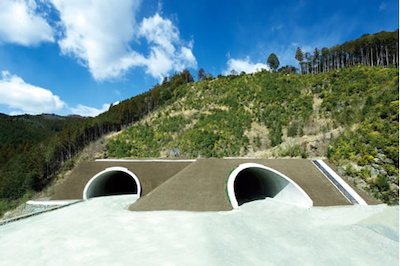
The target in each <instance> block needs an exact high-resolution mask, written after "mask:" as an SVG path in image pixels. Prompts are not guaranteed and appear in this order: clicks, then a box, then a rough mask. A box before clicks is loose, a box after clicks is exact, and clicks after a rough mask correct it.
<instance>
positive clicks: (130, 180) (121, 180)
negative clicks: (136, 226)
mask: <svg viewBox="0 0 400 266" xmlns="http://www.w3.org/2000/svg"><path fill="white" fill-rule="evenodd" d="M141 191H142V187H141V185H140V181H139V178H138V177H137V176H136V175H135V174H134V173H132V172H131V171H129V170H128V169H127V168H124V167H119V166H117V167H109V168H107V169H105V170H103V171H101V172H100V173H98V174H96V175H95V176H94V177H92V178H91V179H90V180H89V182H88V183H87V184H86V186H85V189H84V190H83V199H84V200H88V199H90V198H93V197H101V196H111V195H121V194H137V195H139V196H140V193H141Z"/></svg>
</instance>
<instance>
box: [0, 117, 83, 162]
mask: <svg viewBox="0 0 400 266" xmlns="http://www.w3.org/2000/svg"><path fill="white" fill-rule="evenodd" d="M82 119H83V118H82V117H80V116H58V115H55V114H41V115H17V116H8V115H5V114H0V165H1V164H4V163H5V162H7V161H8V160H9V159H10V158H11V157H12V156H14V154H19V153H21V152H24V151H27V150H29V148H30V147H31V146H32V145H34V144H36V143H39V142H41V141H43V140H45V139H48V138H49V137H50V136H51V135H54V134H55V133H57V132H60V131H61V130H62V129H63V128H64V127H65V126H66V125H68V124H72V123H75V122H77V121H80V120H82Z"/></svg>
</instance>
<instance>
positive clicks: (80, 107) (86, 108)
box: [70, 104, 110, 117]
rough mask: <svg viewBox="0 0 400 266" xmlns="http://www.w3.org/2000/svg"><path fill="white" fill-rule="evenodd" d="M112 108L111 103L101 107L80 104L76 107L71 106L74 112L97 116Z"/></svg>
mask: <svg viewBox="0 0 400 266" xmlns="http://www.w3.org/2000/svg"><path fill="white" fill-rule="evenodd" d="M109 108H110V104H103V106H102V108H101V109H97V108H94V107H89V106H85V105H82V104H78V105H77V106H76V107H75V108H72V107H71V108H70V110H71V111H72V113H73V114H75V115H81V116H92V117H94V116H97V115H99V114H101V113H104V112H106V111H107V110H108V109H109Z"/></svg>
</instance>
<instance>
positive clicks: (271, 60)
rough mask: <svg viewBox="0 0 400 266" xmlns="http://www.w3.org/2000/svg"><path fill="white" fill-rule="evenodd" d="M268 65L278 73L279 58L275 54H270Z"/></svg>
mask: <svg viewBox="0 0 400 266" xmlns="http://www.w3.org/2000/svg"><path fill="white" fill-rule="evenodd" d="M267 64H268V66H269V67H270V68H271V69H272V70H274V71H276V70H277V69H278V67H279V59H278V57H277V56H276V55H275V54H270V55H269V57H268V59H267Z"/></svg>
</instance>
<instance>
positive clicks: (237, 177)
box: [227, 163, 313, 208]
mask: <svg viewBox="0 0 400 266" xmlns="http://www.w3.org/2000/svg"><path fill="white" fill-rule="evenodd" d="M227 191H228V197H229V200H230V202H231V204H232V207H233V208H238V207H239V206H241V205H242V204H245V203H247V202H251V201H255V200H260V199H265V198H267V197H268V198H273V199H275V200H279V201H283V202H286V203H290V204H294V205H300V206H305V207H311V206H312V205H313V203H312V200H311V198H310V197H309V196H308V195H307V194H306V193H305V192H304V190H303V189H302V188H301V187H299V186H298V185H297V184H296V183H295V182H294V181H292V180H291V179H290V178H288V177H287V176H285V175H283V174H281V173H279V172H278V171H276V170H274V169H272V168H268V167H266V166H264V165H261V164H255V163H245V164H241V165H239V166H238V167H237V168H236V169H234V170H233V171H232V172H231V173H230V175H229V177H228V182H227Z"/></svg>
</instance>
